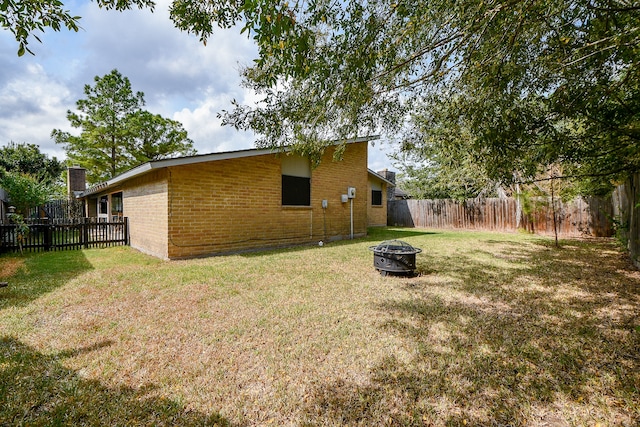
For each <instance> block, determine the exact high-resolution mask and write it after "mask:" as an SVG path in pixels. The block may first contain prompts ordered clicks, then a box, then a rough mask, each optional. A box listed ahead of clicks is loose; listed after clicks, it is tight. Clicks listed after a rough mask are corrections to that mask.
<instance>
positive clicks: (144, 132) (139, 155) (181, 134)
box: [129, 111, 196, 164]
mask: <svg viewBox="0 0 640 427" xmlns="http://www.w3.org/2000/svg"><path fill="white" fill-rule="evenodd" d="M129 125H130V126H131V128H130V131H131V141H130V145H129V152H130V154H131V156H132V159H133V163H135V164H140V163H145V162H149V161H154V160H160V159H165V158H167V157H172V156H176V155H182V156H188V155H192V154H195V153H196V151H195V149H194V148H193V142H192V141H191V140H190V139H189V137H188V136H187V131H186V130H185V129H184V128H183V127H182V123H180V122H178V121H176V120H171V119H166V118H164V117H162V116H161V115H159V114H152V113H150V112H148V111H137V112H135V113H134V114H132V115H131V117H129Z"/></svg>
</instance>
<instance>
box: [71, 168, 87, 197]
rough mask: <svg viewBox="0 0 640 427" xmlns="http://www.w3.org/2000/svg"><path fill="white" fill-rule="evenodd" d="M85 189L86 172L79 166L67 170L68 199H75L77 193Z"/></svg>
mask: <svg viewBox="0 0 640 427" xmlns="http://www.w3.org/2000/svg"><path fill="white" fill-rule="evenodd" d="M86 189H87V170H86V169H85V168H81V167H80V166H72V167H70V168H67V193H68V195H69V199H71V200H73V199H75V198H76V196H77V195H78V193H80V192H82V191H84V190H86Z"/></svg>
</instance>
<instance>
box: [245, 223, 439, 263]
mask: <svg viewBox="0 0 640 427" xmlns="http://www.w3.org/2000/svg"><path fill="white" fill-rule="evenodd" d="M436 234H440V233H439V232H434V231H424V230H419V229H415V228H390V227H370V228H369V229H368V232H367V235H366V236H364V237H358V238H355V239H353V240H349V239H344V240H335V241H332V242H325V246H327V247H330V246H349V245H360V244H362V243H368V242H374V243H380V242H382V241H384V240H392V239H398V240H403V239H407V238H409V237H416V236H426V235H436ZM318 240H322V239H318ZM315 247H317V243H313V244H302V245H295V246H288V247H284V248H273V249H257V250H251V251H247V252H243V253H240V255H241V256H243V257H247V258H255V257H261V256H264V255H269V254H272V253H273V252H300V251H308V250H310V249H313V248H315Z"/></svg>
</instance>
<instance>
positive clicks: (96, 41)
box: [0, 0, 390, 170]
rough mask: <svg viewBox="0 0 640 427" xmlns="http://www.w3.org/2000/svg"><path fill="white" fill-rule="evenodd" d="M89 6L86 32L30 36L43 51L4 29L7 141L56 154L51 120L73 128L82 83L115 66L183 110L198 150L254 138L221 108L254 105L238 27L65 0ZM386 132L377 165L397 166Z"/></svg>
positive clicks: (75, 9)
mask: <svg viewBox="0 0 640 427" xmlns="http://www.w3.org/2000/svg"><path fill="white" fill-rule="evenodd" d="M65 3H66V4H65V5H66V6H68V8H69V9H70V10H71V11H72V13H73V14H77V15H80V16H82V20H81V26H82V28H83V29H81V30H80V31H79V32H78V33H74V32H68V31H66V30H63V31H61V32H51V31H49V32H47V33H45V34H44V36H43V37H42V40H43V43H42V44H39V43H38V42H36V41H33V42H32V43H31V44H30V46H31V47H32V49H33V50H34V52H35V53H36V56H35V57H34V56H30V55H25V56H23V57H21V58H18V57H17V55H16V49H17V46H16V45H15V42H14V40H13V39H12V37H11V34H10V33H9V32H7V31H0V60H1V61H2V64H3V67H0V90H1V92H0V145H4V144H6V143H8V142H9V141H16V142H29V143H35V144H38V145H40V147H41V149H42V150H43V151H44V152H45V153H47V154H49V155H55V156H56V157H58V158H64V157H65V155H64V152H63V151H62V147H61V146H58V145H56V144H55V143H54V142H53V141H52V140H51V138H50V134H51V131H52V130H53V129H62V130H66V131H71V132H77V130H75V129H70V127H69V123H68V121H67V119H66V111H67V110H73V109H75V103H76V101H77V100H78V99H81V98H83V97H84V93H83V88H84V85H86V84H93V82H94V80H93V79H94V77H95V76H103V75H105V74H107V73H109V72H111V70H113V69H118V70H119V71H120V73H121V74H123V75H124V76H126V77H128V78H129V79H130V81H131V84H132V88H133V90H134V91H142V92H144V94H145V99H146V101H147V105H146V107H145V108H146V109H148V110H149V111H151V112H153V113H156V114H162V115H163V116H165V117H171V118H173V119H174V120H178V121H180V122H181V123H183V125H184V126H185V129H187V131H188V132H189V136H190V138H191V139H193V140H194V143H195V145H196V149H197V150H198V151H199V152H200V153H210V152H219V151H229V150H239V149H245V148H250V147H253V144H254V141H255V137H254V136H253V134H252V133H250V132H238V131H236V130H235V129H233V128H230V127H222V126H221V123H220V119H218V118H217V114H218V113H219V112H220V111H221V110H224V109H227V110H228V109H230V108H231V100H232V99H237V100H238V101H239V102H241V103H245V104H248V105H253V104H254V103H255V102H256V101H257V100H258V96H256V95H255V94H254V93H252V92H251V91H249V90H247V89H246V88H243V87H241V86H240V82H241V78H240V76H239V69H240V67H241V65H243V64H250V63H251V61H252V59H253V58H254V57H255V56H256V54H257V51H256V48H255V46H254V45H253V42H252V41H251V40H250V39H248V38H247V37H246V34H245V35H241V34H240V31H239V29H238V28H232V29H227V30H222V29H217V30H216V31H215V32H214V34H213V36H212V37H211V38H210V39H209V40H208V43H207V45H206V46H204V45H203V44H202V43H201V42H200V41H199V40H198V39H197V37H194V36H192V35H189V34H186V33H184V32H181V31H179V30H178V29H176V28H175V27H174V26H173V23H172V22H171V20H170V19H169V16H168V4H169V1H168V0H161V1H160V2H158V4H157V7H156V10H155V12H154V13H151V12H150V11H148V10H132V11H127V12H123V13H120V12H115V11H105V10H101V9H99V8H98V7H97V6H96V4H95V3H94V2H77V3H76V2H74V1H73V0H71V1H70V2H65ZM381 146H382V147H383V148H384V147H385V146H386V145H385V144H383V143H381V142H380V141H378V142H377V143H376V145H375V147H371V148H370V150H369V159H370V165H371V166H372V167H375V168H376V170H378V169H384V168H385V167H389V166H390V161H389V160H388V159H387V158H386V154H385V152H384V151H380V147H381Z"/></svg>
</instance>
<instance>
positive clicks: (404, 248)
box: [369, 240, 422, 276]
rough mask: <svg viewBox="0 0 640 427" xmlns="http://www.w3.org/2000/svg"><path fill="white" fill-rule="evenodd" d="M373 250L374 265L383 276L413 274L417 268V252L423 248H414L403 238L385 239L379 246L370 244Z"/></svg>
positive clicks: (370, 248)
mask: <svg viewBox="0 0 640 427" xmlns="http://www.w3.org/2000/svg"><path fill="white" fill-rule="evenodd" d="M369 250H370V251H372V252H373V266H374V267H375V268H376V270H378V271H379V272H380V274H382V275H383V276H386V275H388V274H389V273H392V274H413V273H414V271H415V269H416V254H419V253H420V252H422V249H419V248H414V247H413V246H411V245H410V244H408V243H407V242H403V241H402V240H385V241H384V242H382V243H380V244H379V245H377V246H370V247H369Z"/></svg>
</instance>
